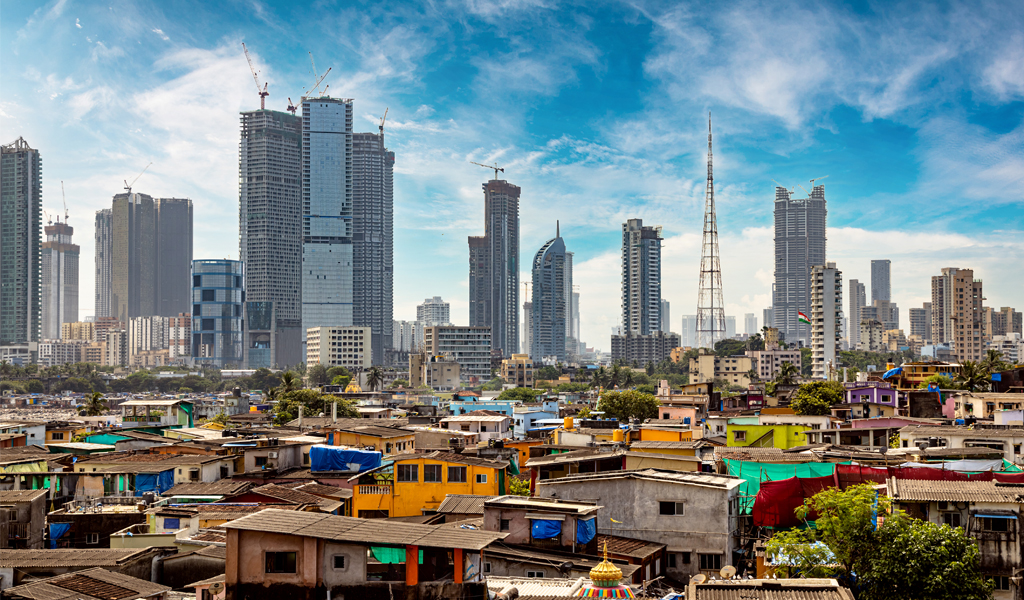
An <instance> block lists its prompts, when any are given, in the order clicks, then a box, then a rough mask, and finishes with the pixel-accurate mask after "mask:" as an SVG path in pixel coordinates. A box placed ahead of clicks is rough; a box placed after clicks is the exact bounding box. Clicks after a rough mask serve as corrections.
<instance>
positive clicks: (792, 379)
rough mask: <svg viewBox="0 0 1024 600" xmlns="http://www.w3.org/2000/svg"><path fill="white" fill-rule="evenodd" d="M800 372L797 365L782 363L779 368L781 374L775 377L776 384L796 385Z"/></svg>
mask: <svg viewBox="0 0 1024 600" xmlns="http://www.w3.org/2000/svg"><path fill="white" fill-rule="evenodd" d="M799 374H800V371H799V370H798V369H797V367H796V365H794V364H793V363H789V362H784V363H782V366H780V367H779V374H778V375H776V376H775V383H776V384H778V385H794V384H795V383H796V378H797V375H799Z"/></svg>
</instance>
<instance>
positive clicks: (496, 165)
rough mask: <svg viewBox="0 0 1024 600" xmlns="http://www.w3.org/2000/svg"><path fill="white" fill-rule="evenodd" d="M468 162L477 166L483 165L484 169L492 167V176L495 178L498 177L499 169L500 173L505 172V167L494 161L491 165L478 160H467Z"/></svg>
mask: <svg viewBox="0 0 1024 600" xmlns="http://www.w3.org/2000/svg"><path fill="white" fill-rule="evenodd" d="M469 162H470V163H472V164H474V165H477V166H479V167H483V168H485V169H494V178H495V179H497V178H498V171H501V172H502V173H504V172H505V168H504V167H499V166H498V163H494V164H493V165H485V164H483V163H478V162H473V161H469Z"/></svg>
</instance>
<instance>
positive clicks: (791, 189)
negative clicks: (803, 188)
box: [772, 179, 796, 194]
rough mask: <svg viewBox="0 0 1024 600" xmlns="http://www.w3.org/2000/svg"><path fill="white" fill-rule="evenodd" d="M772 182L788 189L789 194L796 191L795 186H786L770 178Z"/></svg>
mask: <svg viewBox="0 0 1024 600" xmlns="http://www.w3.org/2000/svg"><path fill="white" fill-rule="evenodd" d="M772 183H774V184H775V185H777V186H779V187H780V188H782V189H784V190H788V191H789V193H790V194H792V193H793V192H795V191H796V188H795V187H794V188H787V187H786V186H784V185H782V184H781V183H779V182H778V181H775V180H774V179H772Z"/></svg>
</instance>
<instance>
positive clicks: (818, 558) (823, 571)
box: [765, 529, 836, 579]
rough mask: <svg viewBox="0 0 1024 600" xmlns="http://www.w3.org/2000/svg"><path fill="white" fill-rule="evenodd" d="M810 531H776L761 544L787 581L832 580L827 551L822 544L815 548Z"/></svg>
mask: <svg viewBox="0 0 1024 600" xmlns="http://www.w3.org/2000/svg"><path fill="white" fill-rule="evenodd" d="M816 541H817V540H815V538H814V530H813V529H790V530H788V531H780V532H778V533H776V534H775V535H773V536H772V538H771V539H770V540H768V543H767V544H765V554H766V555H767V556H771V557H773V558H774V559H775V560H774V562H775V563H777V564H778V565H779V566H780V567H783V568H784V574H785V576H786V577H787V578H788V577H796V576H799V577H804V578H809V579H810V578H832V577H835V575H836V573H835V571H836V569H835V568H834V567H832V566H830V564H831V562H832V556H831V551H830V550H829V548H828V546H826V545H824V544H816V543H815V542H816Z"/></svg>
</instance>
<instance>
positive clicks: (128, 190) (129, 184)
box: [124, 163, 153, 195]
mask: <svg viewBox="0 0 1024 600" xmlns="http://www.w3.org/2000/svg"><path fill="white" fill-rule="evenodd" d="M151 166H153V163H149V164H148V165H146V167H145V168H144V169H142V173H145V172H146V169H148V168H150V167H151ZM142 173H139V174H138V175H136V176H135V179H132V182H131V183H128V180H127V179H125V180H124V189H125V190H126V191H127V192H128V195H131V193H132V186H133V185H135V182H136V181H138V180H139V177H142Z"/></svg>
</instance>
